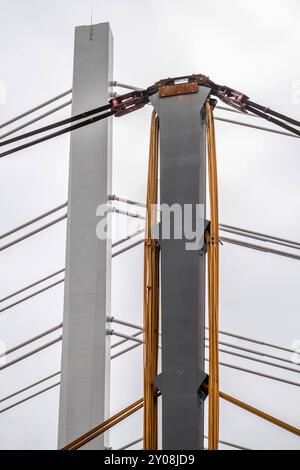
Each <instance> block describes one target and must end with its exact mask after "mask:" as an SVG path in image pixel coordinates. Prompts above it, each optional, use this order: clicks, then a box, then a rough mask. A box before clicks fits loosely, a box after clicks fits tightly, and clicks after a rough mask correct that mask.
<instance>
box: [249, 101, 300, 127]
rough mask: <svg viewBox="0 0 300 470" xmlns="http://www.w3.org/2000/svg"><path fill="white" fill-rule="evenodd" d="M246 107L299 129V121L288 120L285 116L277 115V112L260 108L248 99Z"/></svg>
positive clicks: (263, 107) (260, 106)
mask: <svg viewBox="0 0 300 470" xmlns="http://www.w3.org/2000/svg"><path fill="white" fill-rule="evenodd" d="M247 105H248V106H251V107H253V108H257V109H258V110H260V111H262V112H263V113H264V114H266V115H271V116H274V117H275V118H278V119H281V120H283V121H286V122H289V123H290V124H293V125H294V126H297V127H300V121H297V120H296V119H293V118H290V117H289V116H285V115H284V114H281V113H278V112H277V111H274V110H273V109H271V108H268V107H266V106H262V105H261V104H258V103H254V101H251V100H249V99H248V100H247Z"/></svg>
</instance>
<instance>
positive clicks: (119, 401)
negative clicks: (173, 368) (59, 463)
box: [0, 0, 300, 449]
mask: <svg viewBox="0 0 300 470" xmlns="http://www.w3.org/2000/svg"><path fill="white" fill-rule="evenodd" d="M93 3H94V6H93V21H94V22H95V23H98V22H106V21H109V22H110V24H111V28H112V31H113V35H114V70H115V73H114V78H115V80H118V81H121V82H125V83H131V84H134V85H137V86H142V87H144V86H148V85H150V84H152V83H153V82H154V81H157V80H158V79H160V78H165V77H168V76H178V75H183V74H190V73H193V72H195V73H204V74H207V75H209V76H210V78H211V79H212V80H214V81H216V82H219V83H224V84H227V85H229V86H231V87H234V88H236V89H238V90H241V91H244V92H245V93H246V94H247V95H248V96H250V97H251V98H252V99H253V100H254V101H256V102H259V103H262V104H266V105H270V106H272V107H273V108H275V109H277V110H280V111H281V112H283V113H286V114H288V115H291V116H295V117H296V118H297V117H299V104H300V93H299V92H298V89H299V88H300V69H299V36H300V27H299V26H300V25H299V21H300V20H299V18H300V4H299V2H298V1H297V0H264V1H263V2H262V1H259V0H251V1H250V0H244V1H243V2H241V1H238V0H227V1H225V2H220V1H218V0H210V1H209V2H205V1H203V0H197V1H196V0H190V1H189V2H182V1H178V0H173V1H170V0H163V1H158V0H151V1H149V0H143V1H142V2H141V1H137V0H132V1H129V0H119V1H117V0H111V1H110V2H104V1H102V0H94V2H93ZM90 15H91V2H90V1H89V0H60V1H52V2H50V1H46V0H22V1H21V0H0V82H1V86H0V95H1V96H0V101H1V104H0V122H4V121H6V120H8V119H9V118H11V117H14V116H15V115H17V114H19V113H21V112H23V111H24V110H27V109H29V108H31V107H33V106H35V105H37V104H39V103H41V102H43V101H45V100H47V99H49V98H51V97H52V96H55V95H57V94H59V93H61V92H63V91H65V90H67V89H69V88H70V87H71V84H72V66H73V40H74V27H75V26H77V25H83V24H89V23H90ZM63 101H64V100H62V102H63ZM99 104H102V103H99ZM150 111H151V110H150V109H149V108H148V107H147V108H145V109H143V110H142V111H139V112H137V113H135V114H133V115H129V116H127V117H125V118H123V119H119V120H114V149H113V158H114V160H113V186H114V193H115V194H118V195H120V196H122V197H127V198H130V199H135V200H139V201H144V200H145V194H146V175H147V159H148V155H147V152H148V141H149V118H150ZM69 112H70V110H69V109H68V108H67V109H65V110H64V111H61V112H59V113H57V114H56V115H55V118H54V116H53V117H52V118H49V119H46V120H45V121H44V122H45V123H46V122H52V121H53V120H54V119H59V118H63V117H67V116H68V115H69ZM216 115H219V116H223V117H227V118H233V119H235V118H238V119H240V117H239V116H235V115H233V114H231V113H225V112H221V111H217V112H216ZM241 119H244V120H246V121H247V122H251V123H259V124H261V122H260V121H259V120H257V119H256V118H251V117H247V118H241ZM216 128H217V129H216V131H217V147H218V148H217V150H218V167H219V168H218V170H219V191H220V220H221V222H222V223H226V224H232V225H235V226H238V227H243V228H248V229H252V230H256V231H261V232H264V233H269V234H273V235H277V236H282V237H286V238H289V239H292V240H300V222H299V198H300V186H299V174H300V155H299V153H300V152H299V141H298V140H297V139H294V138H288V137H284V136H279V135H275V134H268V133H263V132H261V131H255V130H252V129H248V128H244V127H238V126H234V125H231V124H227V123H221V122H218V123H217V124H216ZM3 132H4V130H3ZM1 133H2V132H1V129H0V134H1ZM68 158H69V137H68V136H63V137H60V138H58V139H55V140H52V141H50V142H47V143H44V144H41V145H38V146H35V147H33V148H31V149H28V150H25V151H22V152H20V153H17V154H15V155H13V156H11V157H8V158H4V159H2V160H1V162H0V164H1V171H0V214H1V219H0V233H4V232H6V231H7V230H9V229H10V228H13V227H15V226H17V225H19V224H21V223H23V222H24V221H27V220H29V219H31V218H33V217H35V216H36V215H39V214H40V213H42V212H45V211H46V210H48V209H51V208H53V207H55V206H57V205H59V204H61V203H63V202H65V201H66V200H67V189H68ZM61 213H62V214H63V213H64V211H62V212H61ZM65 228H66V227H65V222H62V223H60V224H58V225H55V226H54V227H52V228H50V229H49V230H47V231H44V232H42V233H40V234H38V235H36V236H34V237H32V238H30V239H28V240H26V241H24V242H22V243H19V244H17V245H15V246H14V247H11V248H9V249H7V250H5V251H3V252H1V253H0V256H1V262H0V277H1V284H0V297H1V298H2V297H4V296H5V295H8V294H10V293H11V292H13V291H15V290H17V289H19V288H22V287H23V286H25V285H27V284H30V283H31V282H34V281H35V280H37V279H39V278H42V277H44V276H46V275H47V274H49V273H52V272H54V271H56V270H58V269H60V268H62V267H63V266H64V256H65ZM133 228H134V227H133ZM7 241H8V240H7ZM142 271H143V250H142V247H141V246H140V247H139V248H135V249H134V250H132V251H130V252H128V253H126V254H124V255H122V256H121V257H118V258H116V259H114V260H113V293H112V294H113V297H112V299H113V300H112V314H113V315H115V316H118V317H119V318H123V319H125V320H130V321H133V322H136V323H139V324H141V322H142V305H143V300H142V283H143V276H142ZM299 274H300V264H299V262H298V261H295V260H292V259H287V258H282V257H279V256H274V255H270V254H265V253H260V252H256V251H252V250H248V249H246V248H242V247H236V246H231V245H225V244H224V246H222V247H221V293H220V323H221V328H222V329H225V330H228V331H232V332H235V333H238V334H242V335H245V336H250V337H255V338H258V339H261V340H264V341H269V342H273V343H277V344H280V345H283V346H286V347H291V345H292V343H293V342H294V341H295V340H300V320H299V307H300V297H299ZM62 314H63V286H62V285H60V286H59V287H56V288H54V289H52V290H49V291H47V292H46V293H44V294H42V295H40V296H38V297H35V298H33V299H31V300H29V301H27V302H24V303H23V304H21V305H19V306H16V307H14V308H13V309H10V310H9V311H7V312H6V313H3V314H1V315H0V331H1V334H0V339H1V340H2V341H4V342H5V344H6V345H7V347H8V348H9V347H11V346H14V345H15V344H18V343H19V342H22V341H24V340H26V339H27V338H29V337H31V336H34V335H36V334H38V333H40V332H41V331H43V330H46V329H48V328H50V327H52V326H54V325H56V324H58V323H60V321H61V320H62ZM123 331H124V332H126V333H129V330H126V329H123ZM56 336H58V333H57V334H53V335H52V336H49V337H48V338H47V340H50V339H52V338H54V337H56ZM223 339H224V340H225V338H223ZM45 341H46V340H43V341H40V342H37V343H35V344H34V346H32V347H36V346H38V345H39V344H42V343H43V342H45ZM232 342H234V341H232ZM236 344H238V341H236ZM244 346H246V347H249V346H250V347H251V345H249V344H248V343H246V344H244ZM258 349H259V347H258ZM25 351H26V349H24V352H25ZM267 352H270V353H271V354H272V352H273V353H274V352H275V351H267ZM19 354H20V352H19V353H17V354H16V355H12V356H11V359H12V358H14V357H17V356H18V355H19ZM275 354H276V353H275ZM282 356H284V353H282ZM284 357H288V356H284ZM221 358H222V360H226V362H229V363H233V364H238V365H243V366H245V367H248V368H251V369H253V370H260V371H263V372H266V373H269V374H272V375H277V376H280V377H284V378H288V379H290V380H294V381H298V382H300V378H299V374H297V373H292V372H284V371H281V370H280V369H277V368H274V367H268V366H263V365H258V364H256V363H253V362H252V361H251V362H250V361H246V360H238V359H237V358H234V357H232V356H228V355H225V354H224V355H221ZM59 368H60V346H59V345H56V346H53V347H51V348H49V349H47V350H45V351H43V352H41V353H40V354H38V355H35V356H33V357H31V358H29V359H26V360H25V361H22V362H21V363H19V364H16V365H14V366H12V367H10V368H8V369H7V370H3V371H1V372H0V384H1V385H0V390H1V392H0V399H1V397H3V396H5V395H7V394H9V393H13V392H14V391H16V390H17V389H19V388H22V387H24V386H26V385H29V384H30V383H32V382H34V381H36V380H39V379H41V378H43V377H45V376H47V375H49V374H51V373H52V372H56V371H57V370H59ZM299 369H300V368H299ZM54 382H55V379H54V380H53V381H52V382H49V384H50V383H54ZM221 388H222V390H223V391H225V392H227V393H230V394H232V395H234V396H236V397H238V398H240V399H242V400H244V401H246V402H247V403H249V404H251V405H254V406H257V407H258V408H261V409H262V410H264V411H266V412H269V413H270V414H273V415H274V416H276V417H278V418H280V419H283V420H286V421H287V422H289V423H290V424H293V425H295V426H297V427H300V416H299V407H298V405H297V404H298V403H299V388H297V387H293V386H288V385H285V384H281V383H277V382H274V381H271V380H267V379H263V378H259V377H255V376H252V375H249V374H245V373H242V372H237V371H233V370H230V369H227V368H226V369H225V368H221ZM36 390H38V387H37V388H36ZM141 394H142V350H141V348H137V349H135V350H134V351H132V352H130V353H129V354H128V355H124V356H122V357H121V358H119V359H116V360H114V361H112V381H111V413H114V412H115V411H118V410H120V409H121V408H122V407H123V406H126V405H128V404H129V403H131V402H132V401H134V400H135V399H137V398H139V397H140V396H141ZM25 395H26V394H24V396H25ZM58 400H59V389H58V388H55V389H53V390H51V391H49V392H47V393H45V394H43V395H40V396H39V397H37V398H35V399H33V400H31V401H28V402H26V403H25V404H22V405H20V406H18V407H16V408H13V409H12V410H10V411H7V412H5V413H3V414H0V448H2V449H46V448H49V449H54V448H56V443H57V423H58ZM10 403H13V400H12V401H10V402H7V403H5V404H4V403H2V406H3V407H4V405H8V404H10ZM220 430H221V431H220V435H221V438H222V439H224V440H227V441H231V442H235V443H237V444H240V445H244V446H246V447H249V448H252V449H299V448H300V445H299V439H298V438H297V437H296V436H293V435H292V434H289V433H287V432H285V431H283V430H281V429H279V428H275V427H274V426H272V425H271V424H269V423H267V422H264V421H262V420H260V419H259V418H256V417H254V416H251V415H249V414H247V413H246V412H244V411H242V410H240V409H237V408H235V407H233V406H232V405H229V404H227V403H223V402H222V405H221V425H220ZM141 435H142V419H141V413H140V414H138V415H136V416H133V417H131V418H130V419H129V420H127V421H126V422H124V423H122V424H120V425H119V426H118V427H116V428H115V429H113V430H112V431H111V438H110V441H111V446H112V447H113V448H118V447H120V446H122V445H125V444H126V443H127V442H129V441H130V440H134V439H136V438H138V437H140V436H141ZM138 447H139V445H137V446H136V448H138Z"/></svg>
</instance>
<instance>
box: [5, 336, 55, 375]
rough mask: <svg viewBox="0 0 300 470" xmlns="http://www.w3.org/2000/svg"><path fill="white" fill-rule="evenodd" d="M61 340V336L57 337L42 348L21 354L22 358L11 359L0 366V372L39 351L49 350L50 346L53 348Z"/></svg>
mask: <svg viewBox="0 0 300 470" xmlns="http://www.w3.org/2000/svg"><path fill="white" fill-rule="evenodd" d="M61 340H62V336H59V337H58V338H56V339H53V340H52V341H49V343H45V344H43V345H42V346H40V347H38V348H36V349H33V350H32V351H29V352H28V353H26V354H23V356H20V357H17V358H16V359H13V360H12V361H10V362H7V363H6V364H3V365H2V366H0V370H4V369H7V368H8V367H10V366H12V365H14V364H17V363H18V362H20V361H23V360H24V359H27V358H28V357H30V356H33V354H36V353H38V352H40V351H43V350H44V349H46V348H49V347H50V346H53V345H54V344H56V343H58V342H59V341H61Z"/></svg>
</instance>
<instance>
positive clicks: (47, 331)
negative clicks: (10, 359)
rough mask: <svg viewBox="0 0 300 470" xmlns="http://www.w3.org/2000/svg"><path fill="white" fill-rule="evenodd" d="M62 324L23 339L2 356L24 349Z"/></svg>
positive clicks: (0, 355) (1, 355)
mask: <svg viewBox="0 0 300 470" xmlns="http://www.w3.org/2000/svg"><path fill="white" fill-rule="evenodd" d="M62 326H63V324H62V323H60V324H59V325H56V326H53V327H52V328H49V329H48V330H46V331H43V332H42V333H40V334H38V335H36V336H33V337H32V338H29V339H27V340H26V341H23V342H22V343H20V344H17V345H16V346H13V347H12V348H10V349H8V350H7V351H5V352H4V353H2V354H0V358H1V357H3V356H8V355H9V354H11V353H13V352H15V351H17V350H18V349H22V348H24V347H25V346H28V345H29V344H31V343H34V342H35V341H37V340H39V339H41V338H44V336H48V335H50V334H51V333H54V331H57V330H59V329H60V328H62ZM0 402H1V400H0Z"/></svg>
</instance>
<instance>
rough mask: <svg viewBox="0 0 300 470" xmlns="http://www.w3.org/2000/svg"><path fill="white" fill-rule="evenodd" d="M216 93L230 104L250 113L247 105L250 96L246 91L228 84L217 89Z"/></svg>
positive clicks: (224, 101)
mask: <svg viewBox="0 0 300 470" xmlns="http://www.w3.org/2000/svg"><path fill="white" fill-rule="evenodd" d="M215 95H216V96H217V97H218V98H219V99H220V100H221V101H223V103H225V104H227V105H228V106H232V107H233V108H235V109H238V110H239V111H241V112H242V113H245V114H248V111H247V110H246V105H247V100H248V99H249V97H248V96H247V95H245V94H244V93H241V92H240V91H237V90H234V89H233V88H229V87H227V86H221V87H219V88H218V89H217V90H216V91H215Z"/></svg>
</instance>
